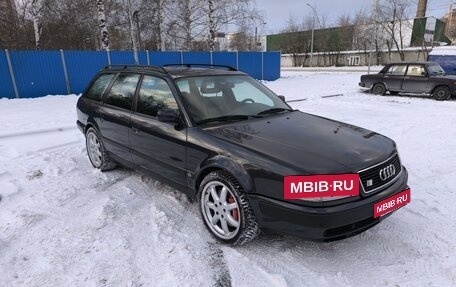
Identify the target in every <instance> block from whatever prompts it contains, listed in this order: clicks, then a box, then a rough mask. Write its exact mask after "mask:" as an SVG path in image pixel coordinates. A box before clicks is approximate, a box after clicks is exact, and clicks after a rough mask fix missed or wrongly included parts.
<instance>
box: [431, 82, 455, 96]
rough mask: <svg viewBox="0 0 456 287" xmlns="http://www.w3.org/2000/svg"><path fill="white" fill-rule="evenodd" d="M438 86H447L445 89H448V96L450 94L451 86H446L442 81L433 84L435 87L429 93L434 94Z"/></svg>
mask: <svg viewBox="0 0 456 287" xmlns="http://www.w3.org/2000/svg"><path fill="white" fill-rule="evenodd" d="M440 87H445V88H447V89H448V90H449V92H450V96H451V88H450V86H448V85H447V84H442V83H439V84H437V85H435V87H434V88H432V90H431V93H430V94H431V95H432V94H434V92H435V90H436V89H438V88H440Z"/></svg>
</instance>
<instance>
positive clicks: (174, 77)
mask: <svg viewBox="0 0 456 287" xmlns="http://www.w3.org/2000/svg"><path fill="white" fill-rule="evenodd" d="M77 117H78V120H77V125H78V127H79V129H80V130H81V131H82V132H83V133H84V135H85V137H86V147H87V154H88V157H89V159H90V162H91V163H92V165H93V166H94V167H95V168H98V169H100V170H101V171H106V170H109V169H112V168H114V167H115V166H116V165H117V164H122V165H124V166H127V167H131V168H135V169H138V170H141V171H142V172H145V173H147V174H150V175H151V176H153V177H155V178H157V179H158V180H160V181H162V182H164V183H166V184H168V185H170V186H173V187H175V188H177V189H178V190H181V191H182V192H185V193H186V194H187V195H188V196H190V197H191V198H194V199H195V200H196V201H197V202H198V205H199V209H200V211H201V214H202V218H203V222H204V223H205V225H206V227H207V229H208V230H209V231H210V232H211V233H212V234H213V235H214V236H215V237H216V238H217V239H219V240H221V241H222V242H225V243H230V244H243V243H246V242H249V241H251V240H252V239H254V238H255V237H256V235H257V234H258V233H259V230H260V229H262V230H265V231H267V230H272V231H278V232H282V233H288V234H296V235H300V236H302V237H304V238H307V239H310V240H317V241H330V240H337V239H341V238H345V237H348V236H352V235H354V234H357V233H360V232H362V231H364V230H366V229H368V228H370V227H372V226H374V225H375V224H377V223H379V222H380V221H381V220H382V219H383V218H385V217H386V216H388V215H390V214H391V212H392V211H395V210H396V209H397V208H398V207H401V206H402V205H401V204H404V203H405V201H401V202H393V201H395V200H396V197H398V196H399V195H402V194H403V192H404V191H407V190H408V186H407V178H408V175H407V171H406V169H405V167H403V166H402V164H401V162H400V160H399V155H398V152H397V150H396V144H395V143H394V142H393V141H392V140H391V139H389V138H387V137H385V136H382V135H380V134H377V133H375V132H372V131H369V130H366V129H363V128H360V127H356V126H352V125H349V124H346V123H341V122H337V121H333V120H330V119H326V118H322V117H319V116H315V115H311V114H307V113H303V112H300V111H297V110H293V109H292V108H290V106H288V105H287V104H286V102H285V101H284V99H283V98H282V97H278V96H277V95H275V94H274V93H273V92H272V91H270V90H269V89H267V88H266V87H265V86H263V85H262V84H261V83H259V82H258V81H256V80H254V79H252V78H251V77H250V76H248V75H246V74H244V73H242V72H239V71H237V70H235V69H233V68H229V67H216V66H211V65H209V66H206V67H198V66H196V65H185V66H168V67H164V68H159V67H152V66H147V67H142V66H108V67H106V68H105V69H103V70H101V71H100V72H99V73H98V74H97V75H96V76H95V77H94V79H93V80H92V82H91V83H90V84H89V85H88V88H87V89H86V91H85V92H84V93H83V94H82V96H81V97H80V99H79V100H78V103H77ZM334 178H337V180H336V179H334ZM341 178H342V179H341ZM343 178H349V179H350V180H351V181H350V180H346V181H343ZM353 178H355V180H353ZM330 180H332V181H330ZM287 182H290V183H287ZM343 184H345V186H344V187H342V185H343ZM330 188H331V190H332V191H334V193H328V190H329V189H330ZM356 190H357V193H356V194H352V193H350V194H349V195H348V194H343V192H345V191H350V192H351V191H356ZM332 191H331V192H332ZM325 192H326V193H325ZM338 192H340V193H338ZM408 192H409V190H408ZM311 193H312V194H311ZM336 194H337V195H338V196H334V195H336ZM309 195H311V196H310V197H309ZM408 196H409V195H408ZM291 197H292V198H291ZM301 197H302V198H301Z"/></svg>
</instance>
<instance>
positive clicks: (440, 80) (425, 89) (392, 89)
mask: <svg viewBox="0 0 456 287" xmlns="http://www.w3.org/2000/svg"><path fill="white" fill-rule="evenodd" d="M359 86H361V87H362V88H366V89H368V90H369V91H371V92H372V93H374V94H376V95H385V94H386V92H389V93H390V94H391V95H397V94H399V93H412V94H427V95H432V96H433V97H434V99H436V100H438V101H443V100H448V99H449V98H450V97H452V96H454V95H456V76H450V75H446V74H445V71H444V70H443V69H442V67H441V66H440V65H439V64H438V63H434V62H397V63H390V64H388V65H386V66H385V67H384V68H383V69H382V70H381V71H380V72H379V73H377V74H369V75H362V76H361V81H360V82H359Z"/></svg>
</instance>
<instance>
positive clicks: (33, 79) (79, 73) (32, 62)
mask: <svg viewBox="0 0 456 287" xmlns="http://www.w3.org/2000/svg"><path fill="white" fill-rule="evenodd" d="M138 60H139V64H140V65H156V66H163V65H165V64H214V65H229V66H232V67H235V68H237V69H238V70H240V71H243V72H245V73H248V74H249V75H251V76H252V77H254V78H255V79H258V80H268V81H273V80H276V79H278V78H279V77H280V52H213V53H211V52H147V51H146V52H139V53H138ZM108 64H112V65H115V64H134V58H133V52H132V51H109V52H107V51H62V50H60V51H8V50H5V51H0V98H4V97H6V98H34V97H42V96H45V95H49V94H51V95H56V94H59V95H65V94H78V93H81V92H82V91H83V90H84V89H85V87H86V85H87V84H88V83H89V81H90V79H91V78H92V77H93V76H94V75H95V74H96V73H97V72H98V71H99V70H100V69H101V68H102V67H104V66H106V65H108Z"/></svg>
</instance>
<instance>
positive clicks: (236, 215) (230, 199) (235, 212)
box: [228, 194, 239, 220]
mask: <svg viewBox="0 0 456 287" xmlns="http://www.w3.org/2000/svg"><path fill="white" fill-rule="evenodd" d="M234 202H235V201H234V197H233V196H232V195H231V194H230V196H229V197H228V203H234ZM231 216H232V217H233V218H234V219H236V220H239V211H238V210H237V208H236V209H233V210H231Z"/></svg>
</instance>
